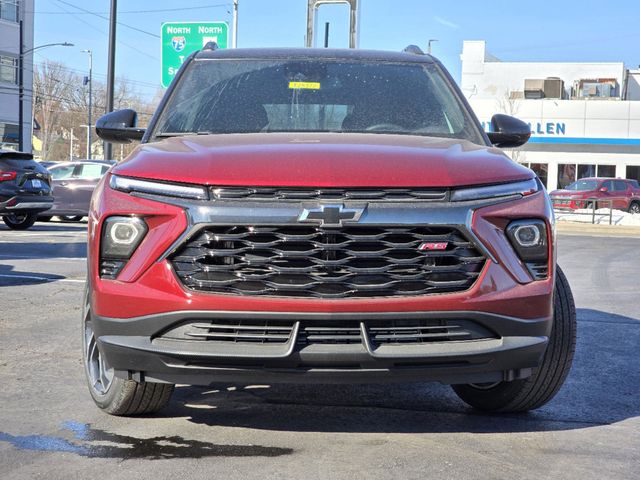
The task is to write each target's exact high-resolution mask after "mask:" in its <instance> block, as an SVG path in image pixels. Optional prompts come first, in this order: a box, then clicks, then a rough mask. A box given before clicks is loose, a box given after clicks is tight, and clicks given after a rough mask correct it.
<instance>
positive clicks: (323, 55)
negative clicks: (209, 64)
mask: <svg viewBox="0 0 640 480" xmlns="http://www.w3.org/2000/svg"><path fill="white" fill-rule="evenodd" d="M195 58H196V59H198V60H200V59H221V60H222V59H225V60H227V59H261V58H264V59H280V58H286V59H288V60H289V59H291V60H315V59H318V60H335V59H341V60H355V61H359V60H360V61H365V62H366V61H369V62H372V61H375V62H408V63H435V62H436V60H435V59H434V58H433V57H432V56H431V55H425V54H417V53H407V52H391V51H385V50H359V49H354V48H344V49H338V48H225V49H222V48H218V49H215V50H214V49H202V50H200V51H199V52H197V53H196V56H195Z"/></svg>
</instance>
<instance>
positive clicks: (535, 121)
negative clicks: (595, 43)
mask: <svg viewBox="0 0 640 480" xmlns="http://www.w3.org/2000/svg"><path fill="white" fill-rule="evenodd" d="M461 59H462V79H461V87H462V91H463V93H464V94H465V96H466V97H467V99H468V100H469V103H470V104H471V106H472V107H473V109H474V111H475V113H476V115H477V116H478V118H479V119H480V121H481V122H482V123H483V125H484V127H485V129H486V130H487V131H488V130H489V129H490V124H491V117H492V116H493V115H494V114H495V113H506V114H509V115H513V116H515V117H518V118H520V119H521V120H524V121H525V122H527V123H529V125H530V126H531V132H532V136H531V140H530V141H529V142H528V143H527V144H526V145H524V146H523V147H521V148H520V149H517V150H514V151H512V152H511V155H512V158H513V159H514V160H516V161H518V162H521V163H524V164H526V165H527V166H529V167H530V168H532V169H533V170H534V171H535V172H536V173H537V174H538V176H539V177H540V178H541V180H542V181H543V182H544V183H545V185H546V186H547V188H548V189H549V190H554V189H556V188H560V187H562V186H565V185H567V184H568V183H571V182H572V181H574V180H576V179H578V178H583V177H587V176H596V175H597V176H603V177H621V178H634V179H638V180H640V70H628V69H627V68H625V66H624V64H623V63H552V62H501V61H500V60H498V59H497V58H496V57H494V56H492V55H490V54H489V53H487V51H486V45H485V42H484V41H465V42H464V45H463V51H462V55H461Z"/></svg>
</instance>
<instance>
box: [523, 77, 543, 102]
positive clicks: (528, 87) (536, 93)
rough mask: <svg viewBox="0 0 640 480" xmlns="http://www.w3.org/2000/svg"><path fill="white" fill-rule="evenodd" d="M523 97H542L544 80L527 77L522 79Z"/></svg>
mask: <svg viewBox="0 0 640 480" xmlns="http://www.w3.org/2000/svg"><path fill="white" fill-rule="evenodd" d="M524 98H526V99H538V98H544V80H536V79H531V78H527V79H525V81H524Z"/></svg>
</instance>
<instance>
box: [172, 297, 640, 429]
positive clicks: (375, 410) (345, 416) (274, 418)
mask: <svg viewBox="0 0 640 480" xmlns="http://www.w3.org/2000/svg"><path fill="white" fill-rule="evenodd" d="M639 344H640V320H635V319H633V318H630V317H624V316H621V315H615V314H610V313H606V312H601V311H597V310H589V309H578V342H577V347H576V357H575V360H574V364H573V369H572V371H571V373H570V375H569V378H568V379H567V382H566V383H565V385H564V387H563V388H562V389H561V391H560V392H559V393H558V395H557V396H556V397H555V398H554V399H553V400H552V401H551V402H550V403H549V404H547V405H545V406H544V407H542V408H540V409H538V410H536V411H533V412H529V413H526V414H509V415H498V414H482V413H480V412H477V411H475V410H473V409H471V408H470V407H467V406H466V405H465V404H464V403H463V402H462V401H461V400H459V399H458V398H457V397H456V396H455V394H454V393H453V392H452V390H451V389H450V388H449V387H447V386H444V385H439V384H426V383H425V384H415V383H414V384H386V385H270V386H268V385H265V386H251V387H241V386H229V385H218V386H211V387H208V388H201V387H178V388H177V389H176V393H175V394H174V398H173V401H172V403H171V405H170V406H169V407H168V408H167V409H166V410H165V411H163V412H162V414H161V415H162V416H176V417H179V416H186V417H190V421H192V422H194V423H197V424H205V425H220V426H229V427H245V428H254V429H264V430H279V431H304V432H396V433H398V432H399V433H421V432H472V433H495V432H536V431H555V430H573V429H581V428H588V427H593V426H597V425H603V424H611V423H616V422H620V421H623V420H625V419H627V418H633V417H636V416H639V415H640V402H638V401H637V399H638V397H639V396H640V369H637V368H634V367H631V366H632V365H636V361H637V350H638V345H639Z"/></svg>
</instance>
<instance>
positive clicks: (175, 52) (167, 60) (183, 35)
mask: <svg viewBox="0 0 640 480" xmlns="http://www.w3.org/2000/svg"><path fill="white" fill-rule="evenodd" d="M160 37H161V40H160V41H161V42H162V47H161V48H162V57H161V64H162V75H161V77H162V86H163V87H164V88H167V87H168V86H169V84H170V83H171V80H173V77H174V76H175V74H176V73H177V72H178V69H179V68H180V65H182V62H184V59H185V58H187V57H188V56H189V55H190V54H191V53H193V52H195V51H196V50H200V49H201V48H202V47H204V46H205V45H206V44H207V43H208V42H216V43H217V44H218V47H220V48H227V44H228V39H229V26H228V25H227V23H226V22H166V23H163V24H162V34H161V35H160Z"/></svg>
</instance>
